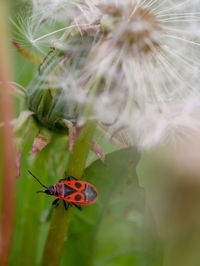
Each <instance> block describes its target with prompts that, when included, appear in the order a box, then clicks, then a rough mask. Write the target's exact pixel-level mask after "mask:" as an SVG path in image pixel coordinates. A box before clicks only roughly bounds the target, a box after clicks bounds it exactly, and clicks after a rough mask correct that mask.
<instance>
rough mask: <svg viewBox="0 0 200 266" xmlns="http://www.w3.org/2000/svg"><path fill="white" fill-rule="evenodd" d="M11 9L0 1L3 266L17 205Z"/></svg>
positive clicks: (0, 232)
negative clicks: (9, 26) (12, 95)
mask: <svg viewBox="0 0 200 266" xmlns="http://www.w3.org/2000/svg"><path fill="white" fill-rule="evenodd" d="M7 35H8V7H7V2H6V1H0V36H1V37H0V121H2V122H3V127H2V128H0V137H1V141H0V146H1V148H0V153H1V164H2V167H1V176H2V181H1V182H2V183H1V187H2V192H1V195H2V200H1V224H0V258H1V259H0V265H4V266H5V265H7V263H8V259H9V251H10V244H11V239H12V233H13V220H14V205H15V204H14V202H15V152H14V143H13V139H14V138H13V130H12V127H11V124H10V121H11V120H12V119H13V115H12V114H13V110H12V99H11V95H10V91H11V88H10V86H9V83H8V81H10V80H11V74H10V72H11V71H10V69H11V67H10V65H9V53H8V46H9V45H8V36H7Z"/></svg>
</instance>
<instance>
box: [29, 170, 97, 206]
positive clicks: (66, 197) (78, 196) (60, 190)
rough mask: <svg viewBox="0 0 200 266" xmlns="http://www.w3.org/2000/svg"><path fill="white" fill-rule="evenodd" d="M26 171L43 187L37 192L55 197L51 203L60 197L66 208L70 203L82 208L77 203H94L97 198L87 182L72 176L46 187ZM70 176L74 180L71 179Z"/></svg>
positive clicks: (95, 192)
mask: <svg viewBox="0 0 200 266" xmlns="http://www.w3.org/2000/svg"><path fill="white" fill-rule="evenodd" d="M28 172H29V174H31V175H32V176H33V177H34V178H35V179H36V180H37V182H38V183H40V185H41V186H42V187H44V188H45V190H44V191H37V193H39V192H42V193H46V194H47V195H52V196H54V197H55V198H56V199H55V200H54V201H53V203H52V205H55V204H57V203H58V201H59V199H61V200H63V203H64V207H65V209H66V210H67V209H68V207H69V206H70V205H71V206H72V205H74V206H75V207H76V208H78V209H79V210H82V208H81V206H78V205H90V204H93V203H95V201H96V200H97V190H96V188H95V187H94V186H93V185H91V184H90V183H88V182H84V181H80V180H77V179H76V178H75V177H73V176H67V177H66V178H63V179H60V180H59V182H58V183H56V184H54V185H52V186H49V187H47V186H45V185H43V184H42V183H41V182H40V180H39V179H38V178H37V177H36V176H35V175H34V174H32V173H31V171H29V170H28ZM70 178H73V179H75V180H74V181H71V180H70ZM61 181H64V182H61Z"/></svg>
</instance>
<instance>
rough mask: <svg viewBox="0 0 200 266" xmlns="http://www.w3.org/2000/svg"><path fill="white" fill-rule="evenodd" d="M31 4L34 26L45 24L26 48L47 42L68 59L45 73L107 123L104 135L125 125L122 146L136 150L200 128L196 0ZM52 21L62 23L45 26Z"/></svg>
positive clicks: (199, 9)
mask: <svg viewBox="0 0 200 266" xmlns="http://www.w3.org/2000/svg"><path fill="white" fill-rule="evenodd" d="M33 3H34V16H33V17H34V18H36V17H37V15H38V14H42V15H41V18H42V19H41V20H40V21H42V20H43V21H45V22H42V23H41V27H43V26H44V28H45V23H47V24H48V27H49V28H50V25H51V30H48V31H47V32H45V33H44V34H43V35H41V34H40V36H39V35H37V34H35V35H37V36H34V37H32V42H33V43H34V45H37V46H38V47H40V42H42V41H48V42H49V43H52V42H53V43H54V45H55V47H56V48H59V49H61V50H63V51H65V52H66V54H67V53H68V52H69V51H72V52H73V56H72V58H75V57H76V59H73V60H72V59H71V61H70V60H69V61H68V64H66V66H63V71H61V72H60V74H58V73H57V72H55V73H53V72H52V73H51V75H50V76H49V77H48V81H49V80H51V82H50V83H51V84H53V86H54V87H55V88H62V89H63V92H64V95H66V97H65V96H63V97H62V101H63V99H69V95H70V99H72V101H73V102H76V103H77V104H82V105H83V106H90V110H91V112H90V117H91V118H95V119H97V120H98V121H100V123H104V124H110V125H112V126H110V127H108V131H110V132H111V133H110V134H111V135H112V134H113V132H114V131H117V129H118V128H125V130H126V131H128V132H130V134H128V135H129V136H130V137H129V140H128V143H132V144H133V145H137V146H138V147H140V148H149V147H152V146H154V145H156V144H158V143H161V142H168V141H169V140H171V142H174V143H175V142H176V140H177V139H179V138H181V137H182V136H184V135H185V134H188V132H189V130H190V129H191V130H194V131H195V130H200V123H199V120H200V119H199V118H200V116H199V115H200V112H199V108H200V106H199V103H198V102H200V101H199V97H200V95H199V93H200V90H199V84H200V73H199V71H200V60H199V58H200V30H199V29H200V27H199V24H200V6H199V1H196V0H171V1H167V0H166V1H165V0H110V1H104V0H101V1H100V0H85V1H79V0H77V1H73V2H71V1H68V0H60V1H59V0H56V1H44V2H43V5H41V4H38V3H39V2H38V1H34V2H33ZM40 3H41V1H40ZM41 6H42V7H41ZM45 10H46V11H45ZM63 13H64V14H65V16H64V15H63ZM55 22H56V23H57V22H59V23H61V24H62V25H61V26H60V27H57V28H55V30H53V29H52V26H53V25H55ZM38 25H39V28H40V24H38ZM33 29H34V30H36V29H35V28H34V27H33ZM76 36H78V38H76ZM69 62H71V63H69ZM47 87H48V82H47V83H46V82H44V83H43V89H46V88H47ZM60 100H61V99H60ZM67 101H68V102H69V100H67ZM85 113H86V112H81V113H80V114H79V121H81V122H80V123H83V122H84V121H85V120H87V119H88V114H87V116H86V115H85Z"/></svg>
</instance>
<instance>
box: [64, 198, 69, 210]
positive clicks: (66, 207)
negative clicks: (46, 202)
mask: <svg viewBox="0 0 200 266" xmlns="http://www.w3.org/2000/svg"><path fill="white" fill-rule="evenodd" d="M63 204H64V207H65V210H66V211H67V210H68V208H69V204H68V203H66V201H65V200H63Z"/></svg>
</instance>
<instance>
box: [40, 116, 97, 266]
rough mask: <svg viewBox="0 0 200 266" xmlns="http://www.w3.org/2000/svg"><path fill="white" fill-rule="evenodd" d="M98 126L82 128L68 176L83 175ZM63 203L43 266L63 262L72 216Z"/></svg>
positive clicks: (54, 217) (52, 223) (50, 234)
mask: <svg viewBox="0 0 200 266" xmlns="http://www.w3.org/2000/svg"><path fill="white" fill-rule="evenodd" d="M96 125H97V124H96V121H89V122H87V124H86V125H85V126H84V128H82V130H81V132H80V135H79V138H78V139H77V140H76V142H75V144H74V151H73V154H71V155H70V156H69V161H68V164H67V168H66V172H67V174H68V175H72V176H75V177H76V178H80V177H81V176H82V175H83V172H84V169H85V163H86V160H87V157H88V153H89V150H90V145H91V142H92V139H93V136H94V132H95V129H96ZM61 203H62V202H60V205H59V206H58V207H57V208H56V209H55V211H54V214H53V218H52V221H51V225H50V229H49V233H48V237H47V240H46V245H45V248H44V253H43V257H42V263H41V265H42V266H47V265H48V266H51V265H52V266H57V265H59V263H60V260H61V255H62V250H63V246H64V242H65V239H66V236H67V232H68V228H69V223H70V218H71V214H72V208H69V210H68V211H66V210H65V209H64V207H63V204H61Z"/></svg>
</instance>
